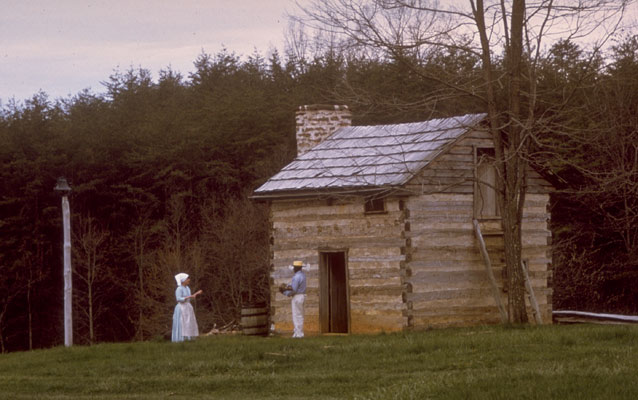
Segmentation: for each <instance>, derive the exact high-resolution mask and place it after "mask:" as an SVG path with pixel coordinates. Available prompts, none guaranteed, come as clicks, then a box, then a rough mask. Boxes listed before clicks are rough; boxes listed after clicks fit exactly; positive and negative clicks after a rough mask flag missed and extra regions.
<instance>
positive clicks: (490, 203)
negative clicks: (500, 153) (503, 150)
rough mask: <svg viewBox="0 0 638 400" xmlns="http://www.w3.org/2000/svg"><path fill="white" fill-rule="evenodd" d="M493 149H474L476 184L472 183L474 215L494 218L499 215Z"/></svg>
mask: <svg viewBox="0 0 638 400" xmlns="http://www.w3.org/2000/svg"><path fill="white" fill-rule="evenodd" d="M494 161H495V159H494V149H492V148H477V149H476V166H475V167H476V185H474V216H475V217H476V218H496V217H499V216H500V214H501V213H500V212H499V209H498V199H497V197H496V196H497V190H496V188H497V185H498V180H497V171H496V166H495V165H494Z"/></svg>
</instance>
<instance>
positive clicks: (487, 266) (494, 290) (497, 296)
mask: <svg viewBox="0 0 638 400" xmlns="http://www.w3.org/2000/svg"><path fill="white" fill-rule="evenodd" d="M473 222H474V232H475V233H476V238H477V239H478V242H479V249H480V250H481V255H483V261H485V271H486V272H487V277H488V278H489V280H490V285H491V287H492V295H493V296H494V300H496V305H498V310H499V312H500V314H501V322H502V323H507V312H506V311H505V307H504V306H503V302H502V301H501V294H500V292H499V290H498V285H497V284H496V279H495V278H494V272H493V271H492V263H491V262H490V256H489V254H487V248H486V247H485V241H484V240H483V235H482V234H481V227H480V226H479V223H478V220H476V219H475V220H474V221H473Z"/></svg>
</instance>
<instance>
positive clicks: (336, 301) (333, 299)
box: [319, 251, 350, 333]
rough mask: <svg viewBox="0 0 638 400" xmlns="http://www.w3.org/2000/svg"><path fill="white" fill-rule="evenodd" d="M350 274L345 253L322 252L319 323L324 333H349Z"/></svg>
mask: <svg viewBox="0 0 638 400" xmlns="http://www.w3.org/2000/svg"><path fill="white" fill-rule="evenodd" d="M349 309H350V307H349V302H348V274H347V268H346V254H345V252H341V251H340V252H322V253H320V264H319V321H320V325H321V332H322V333H348V326H349V317H348V316H349Z"/></svg>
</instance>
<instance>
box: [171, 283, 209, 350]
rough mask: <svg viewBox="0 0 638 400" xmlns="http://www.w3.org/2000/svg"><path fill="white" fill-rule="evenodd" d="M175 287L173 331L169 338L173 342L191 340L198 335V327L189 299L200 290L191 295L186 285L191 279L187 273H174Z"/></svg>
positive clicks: (195, 295)
mask: <svg viewBox="0 0 638 400" xmlns="http://www.w3.org/2000/svg"><path fill="white" fill-rule="evenodd" d="M175 281H176V282H177V289H176V290H175V300H177V304H176V305H175V311H174V312H173V332H172V334H171V340H172V341H173V342H183V341H184V340H191V339H193V338H194V337H196V336H199V328H198V327H197V320H196V319H195V311H194V310H193V306H192V305H191V299H194V298H195V297H197V296H198V295H200V294H201V293H202V291H201V290H198V291H197V292H195V294H192V295H191V289H190V288H189V287H188V284H189V283H190V281H191V279H190V278H189V276H188V274H185V273H183V272H182V273H179V274H177V275H175Z"/></svg>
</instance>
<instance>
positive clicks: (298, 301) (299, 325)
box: [291, 294, 306, 338]
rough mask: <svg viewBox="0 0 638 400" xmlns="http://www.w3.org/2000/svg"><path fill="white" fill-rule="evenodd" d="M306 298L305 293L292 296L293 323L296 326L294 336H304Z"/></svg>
mask: <svg viewBox="0 0 638 400" xmlns="http://www.w3.org/2000/svg"><path fill="white" fill-rule="evenodd" d="M305 300H306V295H305V294H296V295H294V296H292V301H291V304H292V324H293V326H294V327H295V330H294V332H293V334H292V337H294V338H302V337H303V303H304V301H305Z"/></svg>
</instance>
